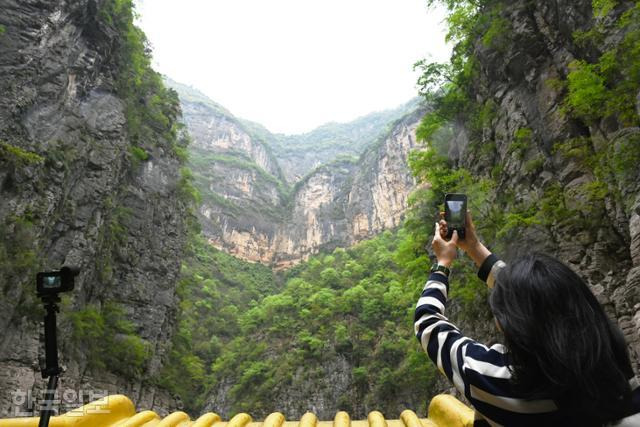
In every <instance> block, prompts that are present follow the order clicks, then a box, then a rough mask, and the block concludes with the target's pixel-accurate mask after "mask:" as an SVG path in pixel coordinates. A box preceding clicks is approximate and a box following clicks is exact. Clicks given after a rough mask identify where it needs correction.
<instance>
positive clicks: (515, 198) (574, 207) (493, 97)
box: [449, 1, 640, 370]
mask: <svg viewBox="0 0 640 427" xmlns="http://www.w3.org/2000/svg"><path fill="white" fill-rule="evenodd" d="M498 3H499V8H498V9H497V10H499V12H498V15H496V16H497V19H499V20H500V21H499V22H501V23H502V25H504V26H506V27H505V28H503V31H501V32H499V33H497V34H495V33H494V36H495V37H493V39H492V40H491V41H488V38H487V36H485V37H484V39H482V40H481V38H478V39H477V40H475V42H474V50H473V51H474V54H473V56H474V59H475V60H476V61H477V65H478V67H477V70H478V73H477V75H474V78H473V80H472V83H471V92H472V93H473V96H474V97H475V100H476V101H477V103H478V105H481V106H485V107H487V108H488V109H491V110H492V113H491V114H490V115H488V117H487V120H486V123H485V124H484V126H483V127H482V129H481V131H479V132H478V130H477V129H475V130H474V129H473V126H472V124H471V123H470V121H462V122H459V123H457V126H456V128H457V131H456V134H455V137H454V139H453V143H452V144H450V145H449V156H450V158H452V159H453V160H454V161H455V163H456V164H457V165H458V166H461V167H464V168H466V169H468V170H470V171H472V172H473V173H474V175H475V176H476V177H483V178H487V177H492V178H494V179H495V180H496V183H497V188H496V189H495V191H494V192H493V193H492V194H493V196H492V198H491V200H489V204H494V205H495V207H496V208H497V209H499V210H504V211H517V212H520V213H521V214H522V217H527V215H529V216H528V218H534V217H533V216H531V215H530V214H531V212H532V211H529V214H527V213H526V210H527V209H533V210H534V211H535V210H537V209H543V210H544V217H543V218H542V221H538V220H536V223H535V224H531V225H530V226H529V227H527V225H526V224H525V223H524V222H523V223H521V224H520V226H519V227H518V228H520V229H522V231H521V232H519V233H515V234H513V235H512V239H511V241H509V242H507V243H506V245H505V246H504V247H503V250H504V253H505V255H507V254H508V255H509V256H513V255H516V254H519V253H523V252H528V251H533V250H542V251H545V252H548V253H552V254H555V255H556V256H558V257H559V258H561V259H563V260H565V261H566V262H568V263H569V264H570V265H571V266H573V267H574V268H575V270H576V271H577V272H579V274H581V275H582V276H583V277H584V278H586V280H587V281H588V283H589V284H590V285H591V287H592V289H593V291H594V293H595V294H596V295H597V297H598V299H599V300H600V302H601V303H602V304H604V305H605V307H606V309H607V311H608V312H609V314H611V315H612V317H614V318H616V319H617V320H618V323H619V325H620V326H621V328H622V330H623V331H624V334H625V337H626V339H627V340H628V342H629V344H630V351H631V356H632V359H633V360H634V365H635V369H636V370H638V368H639V367H640V293H639V291H638V290H639V289H640V286H639V285H640V175H639V172H640V169H638V167H637V165H638V163H637V162H638V160H639V157H640V156H639V155H638V154H639V153H638V150H637V148H636V149H634V148H633V147H634V146H635V147H637V144H638V141H640V129H639V128H638V127H637V124H638V123H639V120H638V117H637V114H638V113H640V111H638V110H637V108H638V107H640V106H637V107H636V116H635V118H633V117H627V118H626V119H624V118H621V116H617V117H615V115H612V114H606V112H605V111H598V112H594V113H593V118H592V119H589V118H585V117H579V115H576V114H572V112H571V110H570V107H569V108H568V107H567V101H566V97H567V92H568V90H567V86H566V83H563V82H566V81H567V77H568V76H569V74H570V73H571V72H572V71H573V70H575V69H576V67H577V66H578V65H579V63H576V62H574V61H576V60H582V61H586V63H594V62H597V61H598V60H599V58H603V54H605V53H606V52H616V49H620V48H621V47H623V46H624V44H623V43H626V42H625V40H629V38H625V37H627V35H632V34H631V32H632V31H636V32H637V22H638V13H637V11H636V12H635V14H633V8H634V7H635V8H636V9H637V5H636V4H635V3H634V2H609V3H610V5H611V6H612V7H611V8H610V9H607V10H599V11H596V10H594V9H593V7H596V6H597V4H596V2H593V7H592V2H589V1H579V2H546V1H514V2H498ZM609 3H607V4H609ZM599 4H600V3H599ZM605 6H606V5H605ZM600 7H601V8H602V4H600ZM607 7H608V6H607ZM625 16H626V18H625ZM624 19H626V20H627V21H630V22H631V24H627V25H624V24H623V22H624ZM496 22H498V21H496ZM487 34H488V33H487ZM585 34H586V35H587V37H585ZM589 34H590V36H588V35H589ZM594 34H595V37H597V42H595V43H594V42H589V41H588V37H594ZM632 36H633V37H636V38H637V35H632ZM585 40H586V41H585ZM636 43H637V42H636ZM604 58H605V59H606V56H605V57H604ZM635 58H636V60H637V56H636V57H635ZM616 61H617V60H616ZM577 64H578V65H577ZM621 64H622V65H620V67H621V68H622V67H623V66H624V61H622V62H621ZM636 67H637V66H636ZM622 70H624V69H622ZM636 70H637V68H636ZM574 76H575V74H574ZM597 78H598V77H596V79H597ZM634 78H635V79H636V80H633V79H634ZM624 79H629V81H636V82H637V78H636V77H634V76H632V75H630V76H624V74H620V75H617V77H616V81H618V82H621V81H624ZM630 87H634V86H633V84H631V86H630ZM637 90H638V88H637V86H635V92H634V93H633V98H634V99H636V93H637ZM618 102H619V105H622V103H623V102H625V100H624V99H619V100H618ZM636 102H637V101H636ZM602 117H604V118H602ZM634 144H635V145H634ZM625 150H626V151H625ZM620 153H622V154H621V156H620ZM624 161H627V162H631V164H630V165H629V167H624ZM605 171H606V172H605ZM598 188H599V189H600V190H602V191H595V190H596V189H598ZM485 212H488V210H486V211H485ZM533 213H534V214H535V212H533ZM535 218H537V219H540V217H539V216H538V217H535ZM487 237H491V238H492V237H493V236H487Z"/></svg>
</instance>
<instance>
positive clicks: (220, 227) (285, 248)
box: [170, 82, 424, 268]
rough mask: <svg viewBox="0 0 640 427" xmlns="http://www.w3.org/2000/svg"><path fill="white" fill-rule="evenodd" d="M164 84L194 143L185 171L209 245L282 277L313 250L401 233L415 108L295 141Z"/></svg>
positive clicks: (408, 186)
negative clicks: (191, 175)
mask: <svg viewBox="0 0 640 427" xmlns="http://www.w3.org/2000/svg"><path fill="white" fill-rule="evenodd" d="M170 84H171V85H172V86H173V87H174V88H176V89H177V90H178V92H179V94H180V98H181V102H182V105H183V112H184V117H185V121H186V124H187V126H188V129H189V132H190V134H191V136H192V138H193V143H192V145H191V165H192V168H193V170H194V172H195V174H196V183H197V184H198V187H199V189H200V190H201V193H202V195H203V201H202V204H201V206H200V209H199V217H200V222H201V223H202V225H203V230H204V233H205V235H206V236H207V238H208V240H209V242H210V243H211V244H212V245H214V246H216V247H218V248H220V249H223V250H225V251H226V252H228V253H230V254H233V255H235V256H237V257H239V258H242V259H245V260H249V261H254V262H262V263H265V264H272V265H274V267H276V268H286V267H288V266H291V265H292V264H294V263H296V262H299V261H300V260H303V259H306V258H307V257H308V256H309V255H311V254H313V253H315V252H317V251H318V250H319V249H320V248H329V249H330V248H332V247H337V246H345V245H351V244H353V243H356V242H358V241H360V240H362V239H364V238H367V237H371V236H373V235H374V234H376V233H378V232H380V231H382V230H385V229H391V228H394V227H397V226H398V225H400V222H401V219H402V216H403V213H404V211H405V210H406V207H407V197H408V195H409V193H410V191H411V190H412V188H413V184H414V182H413V178H412V177H411V175H410V172H409V169H408V167H407V156H408V153H409V151H410V150H411V148H413V147H414V145H415V128H416V126H417V123H418V121H419V119H420V116H421V114H422V112H423V111H424V110H423V109H421V107H420V106H419V105H418V104H417V103H415V102H412V103H410V104H408V105H406V106H404V108H406V109H405V110H402V109H398V110H392V111H389V112H383V113H374V114H372V115H370V116H365V118H361V119H358V120H356V121H355V122H354V123H352V124H342V125H339V124H331V125H326V126H324V127H321V128H319V129H317V130H314V131H312V132H309V133H307V134H304V135H300V136H299V137H297V138H298V139H296V137H295V136H286V137H285V136H282V135H272V134H270V133H268V131H267V130H266V129H264V128H262V127H260V126H259V125H256V124H254V123H250V122H243V121H241V120H238V119H236V118H234V117H233V116H232V115H231V114H230V113H229V112H228V111H226V110H224V109H223V108H222V107H221V106H219V105H217V104H215V103H214V102H213V101H211V100H208V99H207V98H206V97H205V96H204V95H202V94H201V93H199V92H197V91H196V90H194V89H192V88H188V87H185V86H183V85H180V84H177V83H175V82H170ZM407 109H408V110H407ZM398 116H400V117H401V118H400V119H397V117H398ZM393 118H396V120H395V121H393V120H391V119H393ZM385 129H386V130H385ZM376 132H377V133H376ZM319 135H321V136H319ZM327 135H330V138H329V136H327ZM372 135H373V136H372ZM323 138H325V139H323ZM349 138H352V141H353V143H348V140H349ZM366 138H369V139H368V140H367V139H366ZM265 141H267V142H266V143H265ZM305 147H306V148H305ZM347 147H348V148H347ZM353 154H357V155H358V157H356V156H353ZM294 164H295V166H294ZM312 166H314V167H315V169H312V170H310V171H308V170H307V169H308V168H311V167H312ZM281 171H284V172H281ZM302 173H306V175H305V176H304V177H303V178H299V176H300V174H302ZM289 179H293V180H294V182H290V181H287V180H289ZM291 184H293V186H291Z"/></svg>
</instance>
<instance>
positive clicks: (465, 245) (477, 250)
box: [440, 211, 491, 267]
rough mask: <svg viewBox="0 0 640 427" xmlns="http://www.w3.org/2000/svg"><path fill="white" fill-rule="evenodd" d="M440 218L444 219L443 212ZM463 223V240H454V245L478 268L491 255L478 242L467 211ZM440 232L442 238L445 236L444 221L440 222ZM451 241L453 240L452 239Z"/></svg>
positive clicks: (445, 223)
mask: <svg viewBox="0 0 640 427" xmlns="http://www.w3.org/2000/svg"><path fill="white" fill-rule="evenodd" d="M441 216H442V217H443V218H444V212H443V213H442V214H441ZM465 222H466V224H465V230H464V234H465V235H464V239H460V240H456V244H457V246H458V247H459V248H460V249H462V250H463V251H465V252H466V253H467V255H469V257H470V258H471V259H472V260H473V262H474V263H475V264H476V265H477V266H478V267H480V265H482V262H483V261H484V260H485V259H486V258H487V257H488V256H489V255H490V254H491V252H489V250H488V249H487V248H486V247H485V246H484V245H483V244H482V243H481V242H480V240H478V235H477V233H476V227H475V225H474V224H473V219H471V213H470V212H469V211H467V217H466V221H465ZM440 230H441V231H442V235H443V236H446V235H447V222H446V221H445V220H444V219H441V220H440ZM454 234H455V233H454ZM451 240H453V238H452V239H451Z"/></svg>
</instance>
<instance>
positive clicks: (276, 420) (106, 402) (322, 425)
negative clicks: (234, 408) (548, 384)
mask: <svg viewBox="0 0 640 427" xmlns="http://www.w3.org/2000/svg"><path fill="white" fill-rule="evenodd" d="M49 425H50V426H51V427H152V426H153V427H470V426H473V410H472V409H471V408H469V407H468V406H466V405H464V404H463V403H462V402H460V401H459V400H458V399H456V398H455V397H453V396H449V395H445V394H440V395H437V396H436V397H434V398H433V399H432V400H431V404H430V405H429V414H428V418H418V416H417V415H416V414H415V412H413V411H411V410H409V409H407V410H405V411H403V412H402V413H401V414H400V419H399V420H386V419H385V418H384V416H383V415H382V414H381V413H380V412H378V411H373V412H370V413H369V416H368V417H367V419H366V420H351V418H350V417H349V414H347V413H346V412H342V411H341V412H338V413H337V414H336V416H335V418H334V419H333V421H319V420H318V418H317V417H316V415H315V414H313V413H311V412H307V413H306V414H304V415H303V416H302V418H300V421H286V420H285V417H284V415H282V414H281V413H279V412H274V413H272V414H270V415H269V416H268V417H267V418H265V420H264V421H263V422H254V421H253V420H252V418H251V416H249V415H248V414H244V413H243V414H238V415H236V416H234V417H233V418H231V420H229V421H223V420H222V419H221V418H220V417H219V416H218V415H217V414H214V413H211V412H209V413H206V414H204V415H202V416H201V417H199V418H198V419H197V420H191V419H190V418H189V415H187V414H185V413H184V412H173V413H171V414H169V415H168V416H166V417H164V418H162V417H160V416H159V415H158V414H156V413H155V412H153V411H142V412H139V413H136V409H135V407H134V405H133V403H132V402H131V400H130V399H129V398H128V397H126V396H122V395H113V396H107V397H105V398H104V399H101V400H97V401H95V402H92V403H89V404H87V405H85V406H82V407H80V408H77V409H74V410H72V411H69V412H67V413H66V414H64V415H60V416H57V417H51V421H50V423H49ZM37 426H38V418H37V417H31V418H12V419H5V420H0V427H37Z"/></svg>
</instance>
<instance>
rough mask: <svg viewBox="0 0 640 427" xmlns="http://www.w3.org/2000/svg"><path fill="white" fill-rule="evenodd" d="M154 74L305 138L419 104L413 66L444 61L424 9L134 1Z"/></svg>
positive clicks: (440, 27) (302, 2) (437, 13)
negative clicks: (331, 125)
mask: <svg viewBox="0 0 640 427" xmlns="http://www.w3.org/2000/svg"><path fill="white" fill-rule="evenodd" d="M136 4H137V11H138V13H139V14H140V20H139V22H138V25H139V26H140V27H141V28H142V29H143V30H144V31H145V33H146V34H147V37H148V39H149V41H150V42H151V45H152V47H153V52H154V54H153V55H154V67H155V69H156V70H157V71H159V72H161V73H163V74H166V75H167V76H169V77H171V78H172V79H174V80H176V81H178V82H181V83H185V84H188V85H191V86H194V87H196V88H198V89H200V90H201V91H202V92H204V93H205V94H207V95H208V96H209V97H210V98H211V99H213V100H214V101H216V102H218V103H220V104H222V105H223V106H224V107H226V108H227V109H229V110H230V111H231V112H232V113H233V114H234V115H236V116H239V117H242V118H246V119H249V120H253V121H256V122H258V123H261V124H263V125H264V126H266V127H267V128H268V129H269V130H271V131H272V132H282V133H301V132H305V131H308V130H311V129H313V128H315V127H316V126H319V125H321V124H323V123H326V122H329V121H338V122H346V121H349V120H352V119H354V118H356V117H359V116H362V115H364V114H367V113H369V112H372V111H378V110H383V109H386V108H393V107H396V106H397V105H400V104H402V103H404V102H406V101H408V100H409V99H411V98H412V97H414V96H416V95H417V89H416V84H415V83H416V80H417V73H415V72H413V71H412V65H413V64H414V63H415V62H416V61H417V60H419V59H421V58H423V57H429V56H430V57H431V60H437V61H446V60H448V58H449V54H450V47H448V46H446V45H445V43H444V24H443V23H442V21H443V18H444V11H443V10H440V9H437V10H427V6H426V0H313V1H312V0H180V1H176V0H137V1H136Z"/></svg>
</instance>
